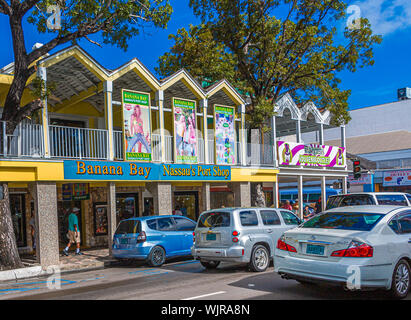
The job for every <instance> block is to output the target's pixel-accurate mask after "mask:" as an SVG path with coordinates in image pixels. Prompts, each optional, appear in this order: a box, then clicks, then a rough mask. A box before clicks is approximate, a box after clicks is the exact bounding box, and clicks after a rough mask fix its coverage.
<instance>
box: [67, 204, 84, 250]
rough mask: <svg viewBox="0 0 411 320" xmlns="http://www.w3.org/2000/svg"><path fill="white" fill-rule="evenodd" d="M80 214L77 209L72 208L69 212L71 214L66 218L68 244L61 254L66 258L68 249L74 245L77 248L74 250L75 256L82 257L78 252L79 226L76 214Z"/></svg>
mask: <svg viewBox="0 0 411 320" xmlns="http://www.w3.org/2000/svg"><path fill="white" fill-rule="evenodd" d="M79 212H80V209H79V208H73V210H71V214H70V215H69V217H68V233H67V235H68V238H69V243H68V244H67V247H66V248H65V249H64V250H63V254H64V255H66V256H68V255H69V254H68V251H69V249H70V246H71V244H73V243H75V244H76V246H77V248H76V255H82V253H81V252H80V230H79V225H78V218H77V214H78V213H79Z"/></svg>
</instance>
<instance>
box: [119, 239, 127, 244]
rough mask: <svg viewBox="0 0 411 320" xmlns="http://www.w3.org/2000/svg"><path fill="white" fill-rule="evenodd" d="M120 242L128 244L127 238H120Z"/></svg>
mask: <svg viewBox="0 0 411 320" xmlns="http://www.w3.org/2000/svg"><path fill="white" fill-rule="evenodd" d="M120 244H128V239H120Z"/></svg>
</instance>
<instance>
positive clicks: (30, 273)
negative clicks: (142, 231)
mask: <svg viewBox="0 0 411 320" xmlns="http://www.w3.org/2000/svg"><path fill="white" fill-rule="evenodd" d="M113 265H115V261H107V262H104V263H96V264H90V265H86V266H83V267H81V266H79V267H76V266H75V265H73V266H69V267H64V266H63V267H62V266H61V265H58V266H57V265H54V266H49V267H47V268H46V270H43V268H42V267H41V266H35V267H27V268H21V269H14V270H6V271H0V282H3V281H13V280H14V281H17V280H20V279H27V278H35V277H45V276H49V275H50V272H47V271H48V270H50V269H52V270H55V269H57V268H59V269H60V273H61V274H67V273H76V272H84V271H93V270H101V269H104V268H107V267H110V266H113Z"/></svg>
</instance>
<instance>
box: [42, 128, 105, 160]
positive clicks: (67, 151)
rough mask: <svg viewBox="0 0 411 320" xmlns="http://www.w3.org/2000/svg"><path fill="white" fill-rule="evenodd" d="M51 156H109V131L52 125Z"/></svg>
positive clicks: (79, 157) (96, 158)
mask: <svg viewBox="0 0 411 320" xmlns="http://www.w3.org/2000/svg"><path fill="white" fill-rule="evenodd" d="M49 128H50V156H51V157H52V158H64V159H89V160H103V159H107V158H108V139H107V138H108V131H107V130H101V129H86V128H73V127H62V126H50V127H49Z"/></svg>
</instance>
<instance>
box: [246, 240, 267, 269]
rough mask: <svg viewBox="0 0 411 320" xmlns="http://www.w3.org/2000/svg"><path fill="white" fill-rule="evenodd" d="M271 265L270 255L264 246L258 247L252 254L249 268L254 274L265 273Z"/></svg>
mask: <svg viewBox="0 0 411 320" xmlns="http://www.w3.org/2000/svg"><path fill="white" fill-rule="evenodd" d="M269 265H270V255H269V253H268V250H267V248H266V247H264V246H263V245H257V246H255V247H254V248H253V251H252V253H251V260H250V263H249V267H250V269H251V270H252V271H254V272H263V271H265V270H267V268H268V266H269Z"/></svg>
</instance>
